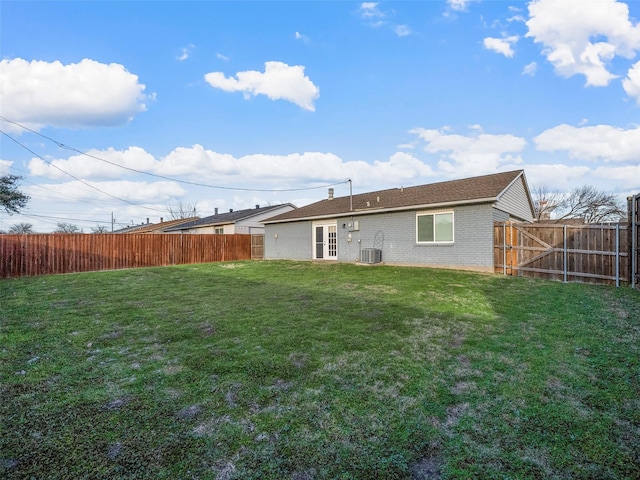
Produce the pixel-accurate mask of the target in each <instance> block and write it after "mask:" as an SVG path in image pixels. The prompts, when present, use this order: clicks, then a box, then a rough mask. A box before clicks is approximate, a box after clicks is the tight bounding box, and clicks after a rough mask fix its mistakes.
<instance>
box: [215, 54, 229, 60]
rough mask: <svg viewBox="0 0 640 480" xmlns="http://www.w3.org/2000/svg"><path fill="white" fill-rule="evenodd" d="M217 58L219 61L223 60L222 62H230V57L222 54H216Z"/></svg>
mask: <svg viewBox="0 0 640 480" xmlns="http://www.w3.org/2000/svg"><path fill="white" fill-rule="evenodd" d="M216 58H217V59H218V60H222V61H225V62H228V61H229V57H227V56H226V55H223V54H221V53H216Z"/></svg>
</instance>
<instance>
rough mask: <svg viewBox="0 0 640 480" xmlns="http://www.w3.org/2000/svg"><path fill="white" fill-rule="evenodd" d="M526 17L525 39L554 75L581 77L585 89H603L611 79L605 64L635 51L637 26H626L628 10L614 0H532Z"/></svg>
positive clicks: (639, 31)
mask: <svg viewBox="0 0 640 480" xmlns="http://www.w3.org/2000/svg"><path fill="white" fill-rule="evenodd" d="M529 15H530V18H529V20H528V21H527V22H526V24H527V27H528V28H529V31H528V33H527V36H528V37H531V38H533V40H534V41H535V42H536V43H541V44H542V45H543V52H544V54H545V55H546V56H547V59H548V60H549V61H550V62H551V63H552V64H553V66H554V68H555V70H556V72H557V73H558V74H559V75H561V76H563V77H571V76H573V75H577V74H582V75H584V76H585V77H586V85H592V86H606V85H608V84H609V82H610V81H611V80H612V79H614V78H616V77H617V75H615V74H613V73H611V72H610V71H609V70H608V69H607V63H608V62H609V61H611V60H612V59H613V58H614V57H615V56H623V57H626V58H631V57H633V55H634V54H635V51H636V50H638V49H640V26H638V25H637V24H636V25H633V24H632V23H631V21H630V19H629V7H628V6H627V5H626V4H625V3H620V2H618V1H616V0H598V1H591V2H577V1H557V0H534V1H532V2H531V3H529ZM605 39H606V41H605Z"/></svg>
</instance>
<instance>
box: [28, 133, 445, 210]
mask: <svg viewBox="0 0 640 480" xmlns="http://www.w3.org/2000/svg"><path fill="white" fill-rule="evenodd" d="M89 153H90V154H91V155H93V156H95V157H98V158H103V159H105V160H109V161H111V162H113V163H116V164H118V165H123V166H128V167H130V168H135V169H136V170H141V171H146V172H149V173H152V174H156V175H161V176H163V177H168V178H170V179H182V180H186V181H195V182H198V183H201V184H210V185H228V186H233V185H242V186H243V187H245V186H246V185H254V186H256V187H257V188H259V186H260V185H264V187H265V188H270V189H273V188H274V187H273V185H278V186H280V187H281V188H287V187H290V186H295V187H299V186H300V185H309V184H313V183H318V182H320V183H331V182H336V181H340V180H344V179H346V178H352V179H354V181H356V180H357V182H358V185H359V186H360V187H364V186H375V187H378V186H382V187H384V186H387V185H389V183H391V184H401V183H402V184H405V185H408V184H410V183H415V182H416V180H418V183H419V179H423V178H425V179H426V178H427V177H431V176H433V175H434V172H433V170H432V169H431V167H430V166H429V165H427V164H425V163H424V162H422V161H421V160H419V159H417V158H416V157H414V156H413V155H411V154H409V153H405V152H396V153H395V154H393V155H392V156H391V157H389V159H388V160H376V161H373V162H371V163H368V162H365V161H357V160H356V161H349V162H345V161H343V160H342V159H341V158H340V157H338V156H336V155H334V154H332V153H322V152H303V153H291V154H288V155H268V154H252V155H245V156H242V157H238V158H236V157H234V156H233V155H230V154H225V153H218V152H215V151H213V150H208V149H205V148H204V147H203V146H202V145H194V146H192V147H178V148H175V149H174V150H173V151H171V152H170V153H169V154H168V155H166V156H165V157H163V158H160V159H155V158H154V157H153V156H152V155H151V154H149V153H148V152H146V151H144V149H142V148H139V147H129V148H128V149H126V150H124V151H117V150H114V149H112V148H110V149H107V150H105V151H102V152H98V151H92V152H89ZM51 163H53V164H54V165H55V167H58V168H55V167H52V166H50V165H48V164H46V163H45V162H43V161H42V160H40V159H38V158H34V159H33V160H32V161H31V163H30V164H29V168H30V170H31V174H33V175H38V176H42V177H47V178H49V179H53V180H60V179H68V175H66V174H64V173H62V172H61V171H60V170H64V171H65V172H67V173H68V174H71V175H73V176H74V177H77V178H81V179H83V180H84V181H88V179H97V178H114V179H115V178H122V177H123V176H124V175H129V176H137V177H140V174H137V173H136V172H131V171H127V170H125V169H122V168H119V167H116V166H114V165H110V164H107V163H105V162H101V161H99V160H95V159H92V158H89V157H86V156H81V155H73V156H70V157H69V158H68V159H58V160H53V161H51ZM135 183H137V182H135ZM168 183H170V184H171V185H173V186H175V185H179V182H168ZM130 184H132V185H133V183H131V182H129V183H127V182H122V181H121V182H108V181H107V182H92V185H96V186H98V188H100V189H102V190H105V189H106V187H105V188H103V187H101V186H100V185H103V186H108V187H109V188H110V189H109V190H107V191H108V192H109V193H111V194H112V195H115V196H119V197H123V198H125V199H128V200H130V201H150V200H151V199H152V197H153V196H152V195H150V194H149V193H148V190H149V189H151V188H152V186H153V185H156V184H158V185H164V184H165V183H164V182H162V181H160V182H155V183H150V184H148V186H146V187H145V189H146V190H145V191H146V192H147V193H144V195H143V196H142V197H140V195H138V194H135V193H133V192H130V193H128V194H123V193H122V189H121V188H120V187H119V185H130ZM51 185H52V184H48V185H47V189H49V186H51ZM64 185H83V184H82V183H81V182H75V183H74V182H68V183H65V184H64ZM145 185H147V184H145ZM173 186H172V187H171V189H170V190H169V191H168V193H167V195H169V196H174V197H175V196H179V195H180V191H178V190H176V189H175V188H173ZM60 188H61V189H60V190H59V191H60V192H65V191H66V190H64V188H63V187H60ZM77 188H79V189H80V190H81V193H75V194H73V195H72V198H73V199H74V200H76V199H78V198H84V196H87V198H88V196H90V195H93V196H94V197H95V196H98V197H99V196H100V194H99V193H96V192H95V190H94V191H93V194H91V192H86V190H87V189H88V190H91V189H90V188H89V187H87V186H86V185H85V186H79V187H77ZM132 188H134V187H132ZM135 188H137V187H135ZM180 188H181V187H180ZM190 188H191V187H190ZM52 191H56V190H52ZM67 193H68V192H67ZM155 195H156V196H157V194H155Z"/></svg>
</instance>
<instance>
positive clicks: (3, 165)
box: [0, 160, 13, 175]
mask: <svg viewBox="0 0 640 480" xmlns="http://www.w3.org/2000/svg"><path fill="white" fill-rule="evenodd" d="M11 165H13V162H11V161H9V160H0V175H7V174H8V173H9V169H10V168H11Z"/></svg>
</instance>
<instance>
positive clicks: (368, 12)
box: [359, 2, 385, 19]
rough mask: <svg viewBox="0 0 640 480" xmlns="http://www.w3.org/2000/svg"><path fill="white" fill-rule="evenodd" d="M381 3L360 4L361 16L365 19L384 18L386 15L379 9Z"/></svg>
mask: <svg viewBox="0 0 640 480" xmlns="http://www.w3.org/2000/svg"><path fill="white" fill-rule="evenodd" d="M378 5H380V3H379V2H363V3H361V4H360V9H359V12H360V15H361V16H362V17H363V18H367V19H372V18H384V17H385V14H384V13H383V12H381V11H380V9H379V8H378Z"/></svg>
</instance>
